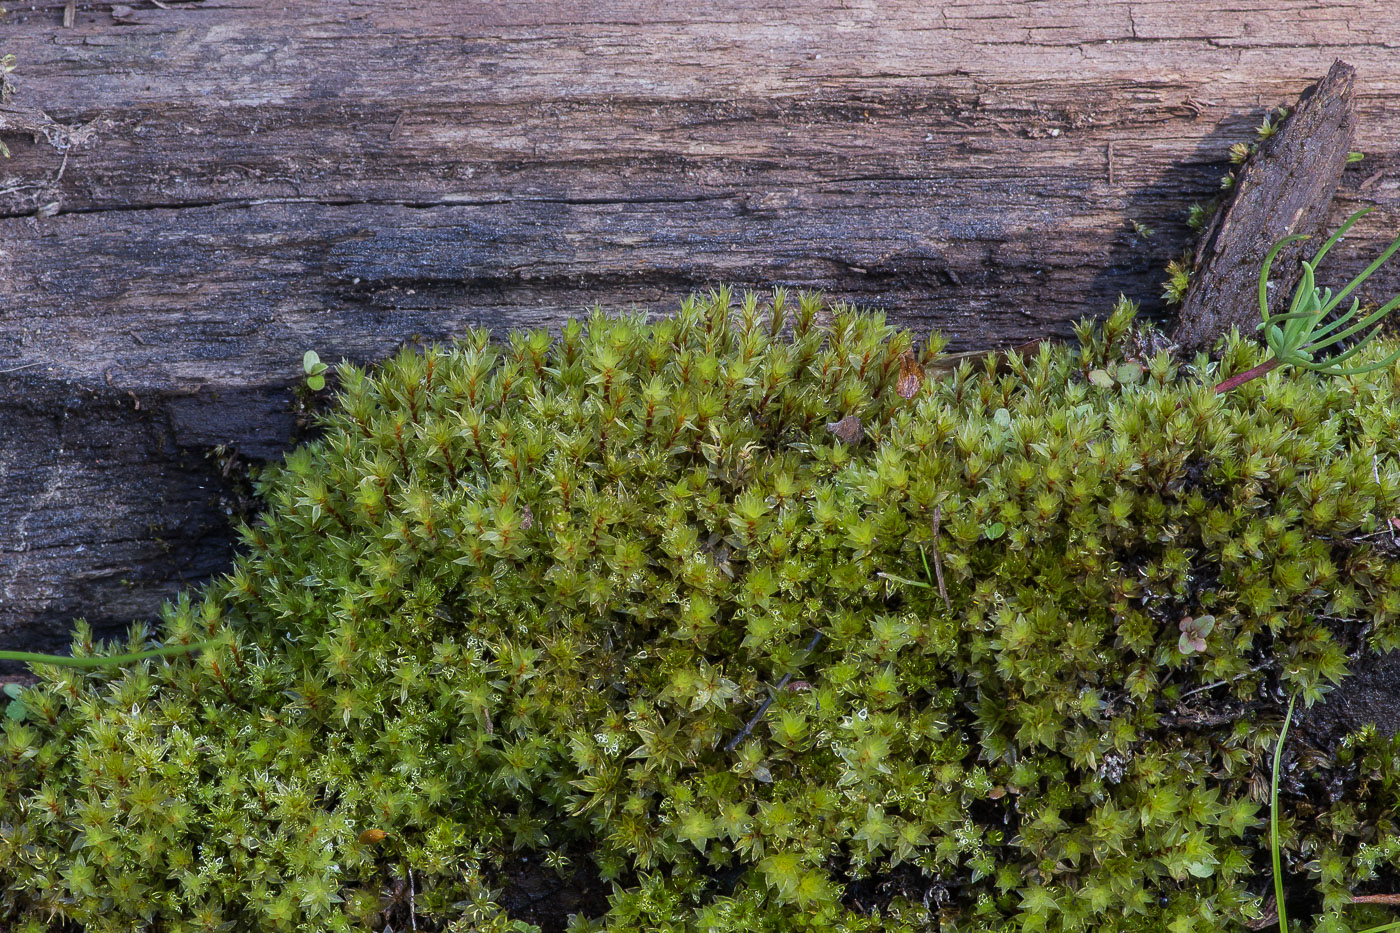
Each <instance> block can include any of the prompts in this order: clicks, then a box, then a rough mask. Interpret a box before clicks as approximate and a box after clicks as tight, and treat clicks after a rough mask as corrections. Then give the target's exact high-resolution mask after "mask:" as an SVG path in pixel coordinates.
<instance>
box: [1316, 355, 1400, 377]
mask: <svg viewBox="0 0 1400 933" xmlns="http://www.w3.org/2000/svg"><path fill="white" fill-rule="evenodd" d="M1396 360H1400V350H1396V351H1395V352H1394V353H1392V354H1390V355H1389V356H1387V357H1386V358H1385V359H1383V360H1376V362H1374V363H1367V364H1366V365H1365V366H1358V367H1356V368H1355V369H1337V370H1330V369H1329V370H1324V372H1326V373H1327V375H1329V376H1364V375H1366V374H1367V373H1373V372H1375V371H1376V370H1378V369H1384V368H1385V367H1387V366H1389V365H1390V364H1391V363H1394V362H1395V361H1396ZM1324 365H1325V364H1324Z"/></svg>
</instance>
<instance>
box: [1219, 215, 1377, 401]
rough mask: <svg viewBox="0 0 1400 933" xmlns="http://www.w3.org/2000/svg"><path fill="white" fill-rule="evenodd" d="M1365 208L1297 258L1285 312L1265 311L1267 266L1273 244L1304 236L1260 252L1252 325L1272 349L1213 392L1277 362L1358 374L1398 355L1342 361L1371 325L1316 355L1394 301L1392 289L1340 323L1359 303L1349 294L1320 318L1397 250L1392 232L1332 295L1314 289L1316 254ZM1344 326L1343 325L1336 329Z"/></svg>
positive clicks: (1363, 342)
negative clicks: (1298, 271)
mask: <svg viewBox="0 0 1400 933" xmlns="http://www.w3.org/2000/svg"><path fill="white" fill-rule="evenodd" d="M1371 210H1372V209H1371V208H1369V207H1368V208H1364V209H1362V210H1359V211H1357V212H1356V213H1355V214H1352V215H1351V216H1350V217H1348V218H1347V219H1346V222H1345V223H1343V224H1342V225H1341V227H1339V228H1338V229H1337V232H1336V233H1334V234H1332V235H1331V236H1330V237H1328V238H1327V242H1326V243H1323V244H1322V248H1321V249H1319V250H1318V251H1317V253H1316V254H1315V255H1314V256H1313V258H1312V261H1311V262H1304V263H1303V277H1302V279H1301V281H1299V283H1298V288H1297V289H1296V290H1295V291H1294V293H1293V302H1292V304H1291V305H1290V306H1289V309H1288V312H1287V313H1286V314H1271V313H1270V311H1269V293H1268V292H1269V270H1270V268H1271V267H1272V266H1273V264H1274V259H1275V258H1277V256H1278V254H1279V250H1281V249H1283V248H1284V247H1285V246H1287V245H1288V244H1289V243H1296V242H1298V241H1299V240H1306V239H1307V237H1306V236H1304V235H1302V234H1295V235H1293V236H1287V237H1284V238H1283V239H1281V240H1279V241H1278V242H1277V243H1275V244H1274V245H1273V247H1272V248H1271V249H1270V250H1269V252H1268V255H1266V256H1265V257H1264V265H1263V267H1262V268H1261V269H1260V270H1259V313H1260V316H1261V317H1262V318H1263V320H1262V321H1260V322H1259V326H1258V329H1259V330H1262V331H1264V340H1265V342H1267V343H1268V345H1269V349H1270V350H1271V351H1273V356H1272V357H1271V358H1270V359H1268V360H1266V361H1265V362H1263V363H1261V364H1259V365H1258V366H1255V367H1254V368H1253V369H1248V370H1245V371H1244V372H1242V373H1239V374H1238V375H1236V376H1232V377H1231V378H1229V379H1227V380H1225V381H1224V382H1222V383H1220V384H1219V385H1217V386H1216V387H1215V391H1216V392H1217V393H1220V392H1227V391H1229V390H1230V389H1233V388H1235V387H1237V386H1240V385H1242V384H1244V383H1246V382H1249V381H1250V380H1251V379H1257V378H1259V377H1260V376H1262V375H1264V374H1265V373H1267V372H1269V371H1270V370H1273V369H1277V368H1278V367H1279V366H1285V365H1286V366H1296V367H1298V368H1300V369H1311V370H1313V371H1314V372H1319V373H1323V374H1324V375H1328V376H1359V375H1362V374H1364V373H1369V372H1371V371H1373V370H1377V369H1381V368H1382V367H1385V366H1389V365H1390V364H1391V363H1393V362H1395V361H1396V360H1397V359H1400V350H1396V351H1395V352H1394V353H1392V354H1390V355H1389V356H1387V357H1385V358H1384V359H1382V360H1377V361H1375V362H1372V363H1367V364H1365V365H1362V366H1356V367H1345V366H1343V365H1342V364H1343V363H1345V362H1346V361H1347V360H1350V359H1351V358H1352V357H1354V356H1356V355H1357V354H1358V353H1360V352H1361V351H1362V350H1364V349H1366V347H1367V346H1369V345H1370V343H1371V340H1372V339H1373V338H1374V337H1375V336H1376V332H1377V330H1378V329H1379V328H1378V327H1377V330H1372V331H1371V333H1369V334H1367V335H1366V336H1365V337H1363V338H1361V339H1360V341H1359V342H1357V343H1356V344H1355V345H1353V346H1351V347H1350V348H1348V349H1346V350H1343V351H1341V352H1340V353H1335V354H1333V355H1331V356H1323V357H1321V358H1319V355H1320V354H1321V353H1322V351H1324V350H1327V349H1328V348H1329V347H1334V346H1336V345H1337V344H1338V343H1339V342H1341V341H1343V340H1345V339H1346V338H1348V337H1350V336H1352V335H1353V334H1357V333H1360V332H1361V331H1363V330H1365V329H1366V328H1368V327H1371V326H1372V325H1378V324H1379V322H1380V320H1381V318H1383V317H1385V316H1386V315H1387V314H1389V313H1390V312H1391V311H1394V310H1395V309H1396V308H1397V307H1400V295H1397V296H1396V297H1394V298H1392V299H1390V300H1389V301H1387V302H1386V303H1385V304H1383V305H1381V306H1380V307H1379V308H1377V309H1376V310H1375V311H1373V312H1371V313H1370V314H1368V315H1367V316H1366V317H1364V318H1362V319H1361V320H1360V321H1358V322H1357V323H1355V324H1352V325H1351V326H1350V327H1346V326H1345V325H1347V323H1348V322H1350V321H1351V320H1352V319H1353V318H1355V317H1356V315H1357V312H1358V311H1359V310H1360V308H1361V301H1360V299H1352V302H1351V308H1350V309H1349V310H1348V311H1347V312H1346V313H1345V314H1342V315H1340V316H1339V317H1338V318H1337V319H1336V320H1334V321H1331V322H1330V323H1327V324H1324V323H1323V321H1324V319H1325V318H1326V317H1327V315H1329V314H1331V313H1332V311H1333V310H1334V309H1335V308H1336V307H1337V306H1338V305H1339V304H1341V302H1342V300H1343V299H1345V298H1346V297H1347V296H1348V295H1350V294H1351V293H1352V292H1353V291H1355V290H1356V288H1357V286H1359V285H1361V284H1362V283H1363V282H1365V281H1366V279H1368V278H1370V276H1371V274H1372V273H1373V272H1375V271H1376V270H1377V269H1379V268H1380V267H1381V266H1383V265H1384V264H1385V262H1386V260H1388V259H1389V258H1390V257H1391V256H1393V255H1395V251H1396V250H1400V238H1397V239H1396V240H1395V242H1393V243H1391V244H1390V246H1388V247H1387V248H1386V250H1385V252H1383V253H1381V254H1380V256H1379V257H1377V259H1376V261H1375V262H1373V263H1371V264H1370V265H1369V266H1367V267H1366V268H1365V269H1364V270H1362V272H1361V274H1360V275H1358V276H1357V277H1356V278H1354V279H1352V280H1351V281H1350V282H1349V283H1348V284H1347V286H1346V288H1343V289H1342V290H1341V291H1340V292H1338V293H1337V294H1336V295H1333V294H1332V290H1331V289H1330V288H1328V289H1318V287H1317V285H1316V280H1315V278H1314V274H1315V271H1316V269H1317V264H1318V263H1319V262H1321V261H1322V257H1324V256H1326V255H1327V251H1328V250H1330V249H1331V248H1332V247H1333V246H1334V245H1335V244H1336V243H1337V241H1338V240H1340V239H1341V238H1342V236H1343V235H1344V234H1345V233H1346V232H1347V230H1349V229H1351V226H1352V224H1354V223H1356V222H1357V221H1358V220H1360V219H1361V218H1362V217H1364V216H1365V215H1366V214H1369V213H1370V212H1371ZM1344 327H1345V329H1342V328H1344Z"/></svg>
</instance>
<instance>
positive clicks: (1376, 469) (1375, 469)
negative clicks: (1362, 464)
mask: <svg viewBox="0 0 1400 933" xmlns="http://www.w3.org/2000/svg"><path fill="white" fill-rule="evenodd" d="M1371 475H1372V476H1374V477H1375V478H1376V485H1377V486H1379V485H1380V484H1381V470H1380V466H1379V458H1378V457H1377V455H1376V454H1371ZM1385 528H1386V530H1387V531H1389V532H1390V543H1391V544H1394V545H1397V546H1400V541H1397V540H1396V538H1395V519H1393V518H1387V519H1386V520H1385Z"/></svg>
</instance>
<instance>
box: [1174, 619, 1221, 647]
mask: <svg viewBox="0 0 1400 933" xmlns="http://www.w3.org/2000/svg"><path fill="white" fill-rule="evenodd" d="M1177 627H1178V628H1179V629H1181V638H1180V639H1179V640H1178V641H1177V643H1176V646H1177V648H1179V649H1180V650H1181V653H1182V654H1200V653H1201V652H1203V651H1205V650H1206V636H1207V635H1209V634H1210V633H1211V632H1212V631H1213V630H1214V629H1215V616H1196V617H1195V618H1192V617H1191V616H1187V617H1186V618H1184V619H1182V620H1181V623H1180V624H1179V625H1178V626H1177Z"/></svg>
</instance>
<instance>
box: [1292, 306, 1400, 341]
mask: <svg viewBox="0 0 1400 933" xmlns="http://www.w3.org/2000/svg"><path fill="white" fill-rule="evenodd" d="M1396 308H1400V295H1397V296H1395V297H1394V298H1392V299H1390V301H1388V302H1386V303H1385V304H1383V305H1381V306H1380V308H1378V309H1377V310H1375V311H1373V312H1371V313H1370V314H1368V315H1367V316H1366V317H1365V318H1364V319H1363V320H1362V321H1360V322H1359V323H1357V324H1353V325H1352V326H1351V327H1349V328H1347V329H1346V330H1344V331H1342V332H1341V333H1340V334H1337V335H1336V336H1335V337H1333V338H1332V339H1330V340H1328V341H1326V342H1325V343H1309V344H1308V348H1309V349H1317V348H1319V347H1330V346H1332V344H1334V343H1336V342H1337V341H1338V340H1345V339H1346V338H1347V337H1350V336H1351V335H1352V334H1355V333H1357V332H1358V331H1362V330H1365V329H1366V328H1367V327H1370V326H1371V325H1372V324H1374V323H1376V322H1377V321H1379V320H1380V319H1381V318H1383V317H1385V316H1386V315H1387V314H1389V313H1390V312H1392V311H1394V310H1395V309H1396ZM1363 346H1364V344H1363Z"/></svg>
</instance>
